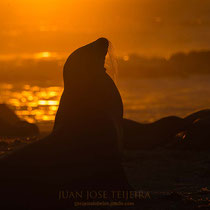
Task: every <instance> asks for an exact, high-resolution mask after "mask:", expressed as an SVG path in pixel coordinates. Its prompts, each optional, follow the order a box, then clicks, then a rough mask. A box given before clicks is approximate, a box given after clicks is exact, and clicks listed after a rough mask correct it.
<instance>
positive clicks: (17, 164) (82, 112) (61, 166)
mask: <svg viewBox="0 0 210 210" xmlns="http://www.w3.org/2000/svg"><path fill="white" fill-rule="evenodd" d="M108 47H109V41H108V40H107V39H105V38H100V39H98V40H96V41H95V42H92V43H90V44H88V45H86V46H84V47H82V48H79V49H77V50H76V51H74V52H73V53H72V54H71V55H70V56H69V58H68V59H67V61H66V63H65V65H64V92H63V95H62V97H61V100H60V105H59V109H58V111H57V114H56V119H55V125H54V129H53V132H52V134H51V135H50V136H49V137H46V138H44V139H41V140H39V141H37V142H35V143H31V144H29V145H27V146H25V147H24V148H21V149H19V150H17V151H15V152H14V153H12V154H9V155H8V156H6V157H3V158H2V159H1V160H0V170H1V173H0V186H1V187H0V196H1V198H2V200H4V201H5V203H4V204H5V209H6V207H8V206H9V207H8V208H9V209H11V206H12V207H14V206H15V207H16V208H17V207H20V208H22V209H23V208H30V209H33V208H35V209H39V208H43V209H59V208H60V207H61V206H62V205H63V207H67V208H68V206H71V205H72V204H73V201H72V200H71V201H70V200H69V199H67V201H66V200H64V201H63V200H62V201H58V192H60V191H61V190H69V191H77V192H78V191H81V190H82V191H85V190H86V191H87V190H88V191H91V190H106V191H109V190H129V189H130V185H129V184H128V182H127V178H126V176H125V173H124V170H123V167H122V166H121V157H120V152H119V150H120V149H119V140H120V138H121V136H122V134H121V130H122V119H123V118H122V117H123V105H122V100H121V97H120V94H119V92H118V90H117V87H116V86H115V84H114V82H113V80H112V79H111V78H110V77H109V76H108V74H106V69H105V68H104V61H105V56H106V54H107V51H108ZM12 194H14V195H15V196H14V197H11V195H12ZM9 201H12V202H9ZM2 205H3V204H2ZM63 207H62V208H63Z"/></svg>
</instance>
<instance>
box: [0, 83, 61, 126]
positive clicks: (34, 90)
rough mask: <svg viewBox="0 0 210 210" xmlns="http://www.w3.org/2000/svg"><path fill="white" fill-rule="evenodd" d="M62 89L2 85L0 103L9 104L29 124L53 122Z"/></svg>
mask: <svg viewBox="0 0 210 210" xmlns="http://www.w3.org/2000/svg"><path fill="white" fill-rule="evenodd" d="M61 93H62V87H58V86H52V87H39V86H31V85H22V86H20V87H19V88H17V87H14V86H13V85H12V84H0V95H1V98H0V103H7V104H9V105H10V107H11V108H12V109H13V110H15V112H16V114H17V115H18V116H20V117H21V118H22V119H24V120H27V121H28V122H31V123H34V122H42V121H53V120H54V118H55V114H56V111H57V109H58V105H59V100H60V96H61Z"/></svg>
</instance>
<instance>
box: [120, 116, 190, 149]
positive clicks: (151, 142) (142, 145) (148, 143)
mask: <svg viewBox="0 0 210 210" xmlns="http://www.w3.org/2000/svg"><path fill="white" fill-rule="evenodd" d="M187 125H188V124H187V122H185V120H184V119H182V118H180V117H176V116H168V117H164V118H161V119H159V120H157V121H155V122H152V123H139V122H136V121H133V120H129V119H123V129H124V133H123V134H124V135H123V145H124V149H126V150H145V149H154V148H157V147H165V146H169V145H171V144H172V145H173V137H174V136H175V135H176V134H177V133H179V132H181V131H184V130H185V129H186V127H187Z"/></svg>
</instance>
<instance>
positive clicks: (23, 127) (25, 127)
mask: <svg viewBox="0 0 210 210" xmlns="http://www.w3.org/2000/svg"><path fill="white" fill-rule="evenodd" d="M37 135H39V128H38V127H37V125H35V124H32V123H28V122H27V121H24V120H21V119H20V118H19V117H18V116H17V115H16V114H15V113H14V112H13V111H12V110H11V109H10V108H9V107H8V106H7V105H6V104H0V137H24V136H37Z"/></svg>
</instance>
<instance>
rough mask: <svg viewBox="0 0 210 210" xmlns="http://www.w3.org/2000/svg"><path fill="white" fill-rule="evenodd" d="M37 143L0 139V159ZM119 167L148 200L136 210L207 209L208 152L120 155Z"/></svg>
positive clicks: (209, 184) (209, 200)
mask: <svg viewBox="0 0 210 210" xmlns="http://www.w3.org/2000/svg"><path fill="white" fill-rule="evenodd" d="M52 125H53V124H48V125H47V124H46V125H42V129H41V130H42V133H41V135H42V136H45V135H47V134H48V133H49V131H50V130H51V128H52ZM39 126H40V125H39ZM37 140H38V138H35V137H32V138H14V139H6V138H4V139H1V140H0V156H4V155H5V154H8V153H10V152H12V151H14V150H16V149H18V148H20V147H22V146H24V145H26V144H30V143H31V142H34V141H37ZM123 166H124V169H125V172H126V174H127V177H128V180H129V182H130V184H131V185H132V186H133V187H134V189H135V190H137V191H141V192H143V193H144V194H146V193H148V194H149V198H148V197H147V199H145V200H144V199H143V200H142V201H140V203H138V205H139V207H140V209H210V190H209V189H210V153H209V152H208V151H191V150H171V149H163V148H157V149H154V150H142V151H140V150H139V151H124V155H123ZM137 209H139V208H137Z"/></svg>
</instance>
